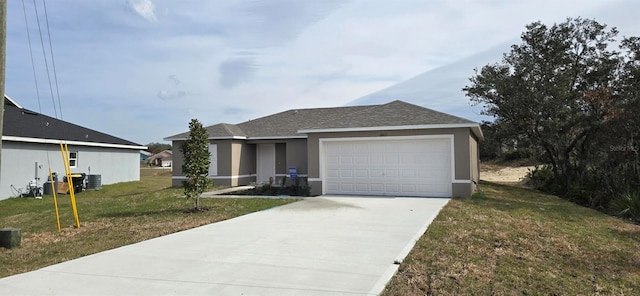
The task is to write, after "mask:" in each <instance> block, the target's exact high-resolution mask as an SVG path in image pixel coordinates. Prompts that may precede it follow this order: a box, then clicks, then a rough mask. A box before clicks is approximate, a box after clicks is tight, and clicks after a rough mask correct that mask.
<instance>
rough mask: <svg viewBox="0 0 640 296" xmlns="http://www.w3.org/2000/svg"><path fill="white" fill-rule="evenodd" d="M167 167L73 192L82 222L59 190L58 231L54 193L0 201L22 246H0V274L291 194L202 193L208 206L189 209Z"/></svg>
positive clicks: (2, 221) (5, 222)
mask: <svg viewBox="0 0 640 296" xmlns="http://www.w3.org/2000/svg"><path fill="white" fill-rule="evenodd" d="M170 186H171V176H170V175H169V171H168V170H163V169H141V181H139V182H128V183H120V184H114V185H107V186H103V188H102V189H101V190H97V191H85V192H81V193H78V194H76V200H77V206H78V215H79V216H80V224H81V227H80V228H79V229H76V228H74V226H73V215H72V211H71V205H70V201H69V196H68V195H58V205H59V208H60V216H61V224H62V232H61V233H58V231H57V226H56V220H55V211H54V206H53V198H52V197H51V196H45V197H44V198H43V199H41V200H38V199H34V198H12V199H8V200H3V201H0V228H4V227H14V228H20V230H21V232H22V247H20V248H16V249H5V248H0V277H5V276H9V275H12V274H17V273H22V272H26V271H30V270H35V269H38V268H41V267H44V266H48V265H51V264H55V263H59V262H63V261H67V260H71V259H75V258H78V257H82V256H85V255H89V254H94V253H97V252H101V251H104V250H109V249H113V248H116V247H120V246H123V245H128V244H132V243H135V242H140V241H143V240H146V239H150V238H153V237H158V236H161V235H166V234H170V233H174V232H177V231H181V230H185V229H190V228H194V227H197V226H201V225H205V224H209V223H213V222H216V221H221V220H226V219H230V218H233V217H237V216H240V215H244V214H247V213H251V212H256V211H260V210H263V209H267V208H271V207H276V206H280V205H283V204H286V203H290V202H293V201H295V200H293V199H260V198H247V199H238V198H236V199H220V198H202V199H201V205H202V206H203V207H207V208H209V209H210V210H209V211H207V212H202V213H197V214H187V213H185V210H187V209H190V208H193V207H194V206H195V203H194V201H193V200H185V199H184V198H181V196H183V192H182V189H179V188H169V187H170Z"/></svg>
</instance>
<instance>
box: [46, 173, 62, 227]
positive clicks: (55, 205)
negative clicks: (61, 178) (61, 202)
mask: <svg viewBox="0 0 640 296" xmlns="http://www.w3.org/2000/svg"><path fill="white" fill-rule="evenodd" d="M49 182H51V192H53V206H54V207H55V208H56V222H57V223H58V232H60V231H61V230H60V213H58V198H57V197H56V186H55V185H56V183H55V181H54V180H53V173H51V168H49Z"/></svg>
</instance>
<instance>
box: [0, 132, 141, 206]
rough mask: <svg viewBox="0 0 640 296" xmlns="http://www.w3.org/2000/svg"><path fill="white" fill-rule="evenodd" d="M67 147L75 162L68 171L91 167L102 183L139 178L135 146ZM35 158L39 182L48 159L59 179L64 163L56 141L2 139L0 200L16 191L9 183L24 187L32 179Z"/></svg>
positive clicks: (44, 171) (45, 169)
mask: <svg viewBox="0 0 640 296" xmlns="http://www.w3.org/2000/svg"><path fill="white" fill-rule="evenodd" d="M69 151H72V152H73V151H77V152H78V165H77V167H76V168H72V169H71V171H72V172H73V173H85V174H88V173H89V170H88V167H91V174H97V175H101V179H102V180H101V182H102V185H107V184H113V183H119V182H128V181H138V180H140V151H139V150H134V149H116V148H100V147H85V146H69ZM36 162H38V164H40V165H42V168H40V169H39V170H38V175H39V177H40V184H42V183H44V182H45V181H46V180H47V176H48V174H49V163H50V164H51V170H52V171H53V172H57V173H58V180H59V181H62V175H64V166H63V162H62V154H61V153H60V147H59V146H58V145H51V144H37V143H22V142H10V141H3V143H2V175H1V180H0V200H2V199H6V198H9V197H14V196H16V195H17V192H16V191H15V190H12V188H11V185H13V186H14V187H15V188H23V189H24V188H25V187H26V185H27V184H28V183H29V181H31V180H33V179H35V174H36V169H35V163H36ZM40 186H42V185H40Z"/></svg>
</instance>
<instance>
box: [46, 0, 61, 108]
mask: <svg viewBox="0 0 640 296" xmlns="http://www.w3.org/2000/svg"><path fill="white" fill-rule="evenodd" d="M42 5H43V7H44V19H45V22H46V24H47V36H48V37H49V53H51V66H52V68H53V80H54V82H55V85H56V95H57V96H58V108H59V109H60V119H62V103H61V102H60V87H59V86H58V74H57V71H56V60H55V58H54V56H53V45H52V44H51V31H50V30H49V14H48V13H47V2H46V1H45V0H42ZM53 108H54V109H55V108H56V105H55V103H54V104H53Z"/></svg>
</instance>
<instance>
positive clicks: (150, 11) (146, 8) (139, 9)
mask: <svg viewBox="0 0 640 296" xmlns="http://www.w3.org/2000/svg"><path fill="white" fill-rule="evenodd" d="M129 5H131V8H133V11H134V12H135V13H137V14H139V15H140V16H141V17H143V18H144V19H146V20H147V21H149V22H152V23H155V22H157V21H158V18H157V17H156V13H155V9H156V6H155V5H154V4H153V2H152V1H151V0H132V1H130V2H129ZM166 12H167V10H165V13H166Z"/></svg>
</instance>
